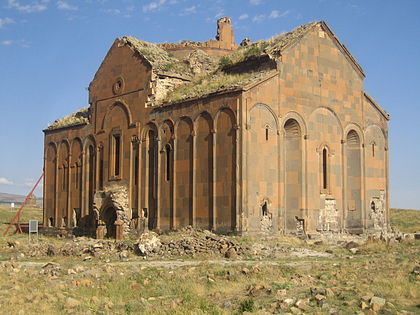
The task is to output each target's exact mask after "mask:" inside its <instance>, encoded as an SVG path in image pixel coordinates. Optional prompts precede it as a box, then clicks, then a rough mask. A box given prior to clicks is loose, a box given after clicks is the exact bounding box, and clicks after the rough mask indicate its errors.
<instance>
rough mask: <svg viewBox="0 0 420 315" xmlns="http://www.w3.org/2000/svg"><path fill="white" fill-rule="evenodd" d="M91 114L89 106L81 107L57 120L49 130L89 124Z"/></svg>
mask: <svg viewBox="0 0 420 315" xmlns="http://www.w3.org/2000/svg"><path fill="white" fill-rule="evenodd" d="M89 115H90V110H89V107H85V108H82V109H79V110H78V111H76V112H74V113H73V114H71V115H68V116H65V117H63V118H60V119H57V120H55V121H54V122H53V123H52V124H51V125H49V126H48V128H47V130H54V129H59V128H64V127H69V126H76V125H81V124H87V123H89Z"/></svg>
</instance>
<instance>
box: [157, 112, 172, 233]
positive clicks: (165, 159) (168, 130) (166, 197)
mask: <svg viewBox="0 0 420 315" xmlns="http://www.w3.org/2000/svg"><path fill="white" fill-rule="evenodd" d="M159 129H160V135H159V139H160V144H161V151H160V152H159V159H160V167H161V170H160V173H159V176H160V181H159V183H160V195H159V196H160V200H159V208H160V212H159V222H160V228H161V229H163V230H169V229H171V228H173V200H174V194H173V192H174V189H173V183H174V175H173V170H174V124H173V122H172V120H169V119H167V120H165V121H164V122H163V123H162V124H161V125H160V128H159Z"/></svg>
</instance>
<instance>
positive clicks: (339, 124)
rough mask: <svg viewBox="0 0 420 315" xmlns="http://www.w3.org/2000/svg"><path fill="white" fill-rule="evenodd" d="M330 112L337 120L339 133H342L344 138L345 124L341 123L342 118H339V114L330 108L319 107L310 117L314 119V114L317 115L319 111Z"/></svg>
mask: <svg viewBox="0 0 420 315" xmlns="http://www.w3.org/2000/svg"><path fill="white" fill-rule="evenodd" d="M322 110H325V111H328V112H329V113H330V114H331V115H332V116H333V117H334V118H335V120H336V122H337V124H338V126H339V131H340V135H341V136H342V135H343V134H344V128H343V124H342V123H341V120H340V118H339V117H338V115H337V113H336V112H335V111H334V110H333V109H332V108H330V107H328V106H319V107H317V108H315V109H314V110H313V111H312V112H311V113H310V115H309V117H310V118H312V117H313V116H314V114H316V113H317V112H319V111H322Z"/></svg>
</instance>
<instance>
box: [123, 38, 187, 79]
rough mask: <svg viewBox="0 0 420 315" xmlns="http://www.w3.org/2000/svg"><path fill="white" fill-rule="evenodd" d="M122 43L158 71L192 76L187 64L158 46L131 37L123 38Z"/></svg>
mask: <svg viewBox="0 0 420 315" xmlns="http://www.w3.org/2000/svg"><path fill="white" fill-rule="evenodd" d="M120 41H121V42H122V43H123V44H126V45H128V46H129V47H131V48H132V49H133V50H134V51H136V52H138V53H139V54H140V55H142V56H143V57H144V58H145V59H146V60H147V61H148V62H149V63H150V64H151V65H152V66H153V68H154V69H156V70H161V71H171V72H174V73H179V74H183V75H190V74H191V70H190V68H189V67H188V65H187V64H186V63H185V62H183V61H182V60H179V59H178V58H175V57H174V56H172V55H171V54H170V53H168V52H167V51H166V50H164V49H163V48H161V47H159V46H158V45H156V44H153V43H148V42H145V41H142V40H139V39H137V38H134V37H131V36H124V37H121V38H120Z"/></svg>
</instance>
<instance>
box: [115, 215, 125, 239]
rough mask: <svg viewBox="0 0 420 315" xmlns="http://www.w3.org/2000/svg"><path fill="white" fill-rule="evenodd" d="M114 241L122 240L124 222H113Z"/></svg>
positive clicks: (118, 220)
mask: <svg viewBox="0 0 420 315" xmlns="http://www.w3.org/2000/svg"><path fill="white" fill-rule="evenodd" d="M114 224H115V239H116V240H122V239H124V226H123V224H124V222H123V221H122V220H120V219H117V220H116V221H115V223H114Z"/></svg>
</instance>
